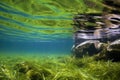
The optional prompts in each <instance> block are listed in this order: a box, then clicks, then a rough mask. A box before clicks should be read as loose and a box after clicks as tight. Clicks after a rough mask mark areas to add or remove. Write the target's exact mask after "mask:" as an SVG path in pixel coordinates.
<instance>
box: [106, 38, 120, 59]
mask: <svg viewBox="0 0 120 80" xmlns="http://www.w3.org/2000/svg"><path fill="white" fill-rule="evenodd" d="M106 57H107V58H108V59H110V60H112V61H120V39H119V40H116V41H114V42H112V43H110V45H109V46H108V47H107V52H106Z"/></svg>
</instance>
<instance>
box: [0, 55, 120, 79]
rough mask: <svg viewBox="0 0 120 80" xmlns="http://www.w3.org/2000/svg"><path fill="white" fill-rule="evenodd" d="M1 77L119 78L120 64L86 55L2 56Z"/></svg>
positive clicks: (0, 60) (0, 61) (0, 62)
mask: <svg viewBox="0 0 120 80" xmlns="http://www.w3.org/2000/svg"><path fill="white" fill-rule="evenodd" d="M0 64H1V66H0V79H1V80H119V75H120V68H119V66H120V63H119V62H111V61H102V60H101V61H95V60H94V57H89V56H84V57H83V58H81V59H75V58H73V57H70V56H69V55H68V56H48V57H47V56H44V57H43V56H32V55H31V56H30V55H29V56H28V55H26V56H14V55H13V56H6V55H1V57H0Z"/></svg>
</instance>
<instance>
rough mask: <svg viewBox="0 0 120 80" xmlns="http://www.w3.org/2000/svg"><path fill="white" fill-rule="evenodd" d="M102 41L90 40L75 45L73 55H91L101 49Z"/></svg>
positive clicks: (78, 56)
mask: <svg viewBox="0 0 120 80" xmlns="http://www.w3.org/2000/svg"><path fill="white" fill-rule="evenodd" d="M100 45H101V43H100V42H99V41H97V40H88V41H85V42H83V43H81V44H79V45H77V46H75V47H74V49H73V50H74V51H73V56H74V57H76V58H80V57H83V55H85V54H88V55H90V56H92V55H94V54H96V53H98V52H100V51H101V47H100Z"/></svg>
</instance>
